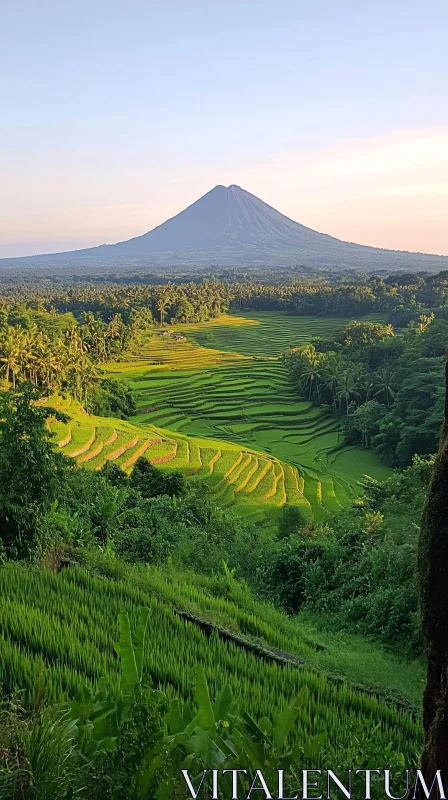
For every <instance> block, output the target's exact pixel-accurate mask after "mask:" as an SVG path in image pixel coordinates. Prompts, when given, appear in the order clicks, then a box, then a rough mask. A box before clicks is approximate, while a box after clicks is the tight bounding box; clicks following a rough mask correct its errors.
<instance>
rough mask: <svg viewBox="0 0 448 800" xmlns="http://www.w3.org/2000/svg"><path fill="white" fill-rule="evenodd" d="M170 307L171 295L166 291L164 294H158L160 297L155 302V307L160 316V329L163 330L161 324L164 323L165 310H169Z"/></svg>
mask: <svg viewBox="0 0 448 800" xmlns="http://www.w3.org/2000/svg"><path fill="white" fill-rule="evenodd" d="M170 306H171V293H170V292H167V291H164V292H162V293H161V294H160V296H159V298H158V300H157V306H156V307H157V311H158V312H159V314H160V327H162V328H163V322H164V319H165V311H166V310H167V308H170Z"/></svg>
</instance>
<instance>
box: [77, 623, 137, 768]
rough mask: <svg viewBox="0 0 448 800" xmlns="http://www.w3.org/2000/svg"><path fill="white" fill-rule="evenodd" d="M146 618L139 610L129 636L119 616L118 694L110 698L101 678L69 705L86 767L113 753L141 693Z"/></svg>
mask: <svg viewBox="0 0 448 800" xmlns="http://www.w3.org/2000/svg"><path fill="white" fill-rule="evenodd" d="M148 617H149V609H147V608H142V609H141V611H140V616H139V620H138V624H137V628H136V630H135V632H134V635H132V633H131V627H130V623H129V617H128V615H127V614H119V615H118V627H119V634H120V635H119V641H118V642H117V643H116V644H115V650H116V652H117V654H118V655H119V656H120V659H121V682H120V689H119V691H118V694H117V695H116V696H114V697H111V696H110V694H109V692H108V690H107V687H106V682H105V680H104V678H101V679H100V680H99V682H98V684H97V687H96V688H95V689H94V690H93V689H91V688H89V687H88V686H84V687H83V688H82V689H81V690H80V691H79V692H78V694H77V695H76V697H75V699H74V700H73V702H72V704H71V716H72V719H74V720H76V728H77V737H78V747H79V751H80V756H81V759H82V760H83V761H84V762H85V764H87V765H90V764H91V763H92V761H93V760H94V759H98V758H99V757H101V756H102V755H105V754H106V753H108V752H110V751H111V750H114V749H115V747H116V743H117V738H118V736H119V733H120V729H121V728H122V725H123V724H124V722H125V721H126V719H127V718H128V716H129V712H130V710H131V706H132V702H133V700H134V697H135V696H136V694H137V692H138V691H139V690H140V689H141V686H142V674H143V649H144V645H145V638H146V629H147V624H148Z"/></svg>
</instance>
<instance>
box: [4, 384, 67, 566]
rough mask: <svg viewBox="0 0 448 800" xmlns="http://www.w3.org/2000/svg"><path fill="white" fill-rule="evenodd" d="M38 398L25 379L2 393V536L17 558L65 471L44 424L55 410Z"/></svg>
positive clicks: (31, 542) (33, 537) (29, 544)
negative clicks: (11, 389) (23, 382)
mask: <svg viewBox="0 0 448 800" xmlns="http://www.w3.org/2000/svg"><path fill="white" fill-rule="evenodd" d="M39 399H40V394H39V392H37V391H36V389H34V388H33V387H32V386H31V385H30V384H29V383H25V384H22V385H21V386H20V388H19V389H18V391H16V392H14V391H9V392H4V393H1V394H0V535H1V539H2V543H3V546H4V547H5V548H6V549H7V551H8V552H9V553H10V554H16V555H19V556H23V555H26V554H28V553H29V552H30V550H31V549H33V548H35V547H36V546H37V545H38V541H37V538H38V537H37V534H38V528H39V520H40V518H41V517H42V514H43V513H44V512H45V510H46V509H48V508H49V507H50V506H51V503H52V502H53V501H54V499H55V498H56V496H57V494H58V492H59V491H60V490H61V487H62V486H63V484H64V478H65V475H66V473H67V471H68V470H69V464H68V463H67V461H66V460H65V459H64V458H63V457H62V456H61V455H60V454H59V453H55V452H54V449H53V447H52V443H51V441H50V437H49V434H48V430H47V427H46V423H47V420H48V419H49V417H51V416H52V415H54V414H57V412H55V411H54V410H53V409H51V408H48V407H46V406H41V405H38V404H37V401H38V400H39ZM59 416H60V415H59Z"/></svg>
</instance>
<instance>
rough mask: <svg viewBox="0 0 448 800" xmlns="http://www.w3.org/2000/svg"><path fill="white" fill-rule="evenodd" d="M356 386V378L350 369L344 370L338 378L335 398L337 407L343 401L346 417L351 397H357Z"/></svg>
mask: <svg viewBox="0 0 448 800" xmlns="http://www.w3.org/2000/svg"><path fill="white" fill-rule="evenodd" d="M357 387H358V384H357V382H356V376H355V375H354V374H353V371H352V369H351V368H350V367H348V368H347V369H345V370H344V371H343V372H342V373H341V374H340V376H339V380H338V389H337V392H336V397H337V399H338V400H339V407H340V406H341V403H342V401H343V400H345V410H346V413H347V416H348V408H349V403H350V400H351V398H352V397H359V392H358V389H357Z"/></svg>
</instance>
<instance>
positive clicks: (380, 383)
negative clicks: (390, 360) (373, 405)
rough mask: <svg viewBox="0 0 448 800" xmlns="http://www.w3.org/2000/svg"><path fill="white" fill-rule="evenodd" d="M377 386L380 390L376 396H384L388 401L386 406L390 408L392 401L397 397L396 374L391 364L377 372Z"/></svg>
mask: <svg viewBox="0 0 448 800" xmlns="http://www.w3.org/2000/svg"><path fill="white" fill-rule="evenodd" d="M375 385H376V386H377V387H378V389H377V391H376V392H375V395H374V396H375V397H377V396H378V395H383V397H384V398H385V400H386V404H387V405H388V406H389V405H390V401H391V400H393V399H394V397H395V387H396V373H395V370H394V368H393V367H392V366H391V365H390V364H386V365H385V366H384V367H381V368H380V369H377V370H376V372H375Z"/></svg>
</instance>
